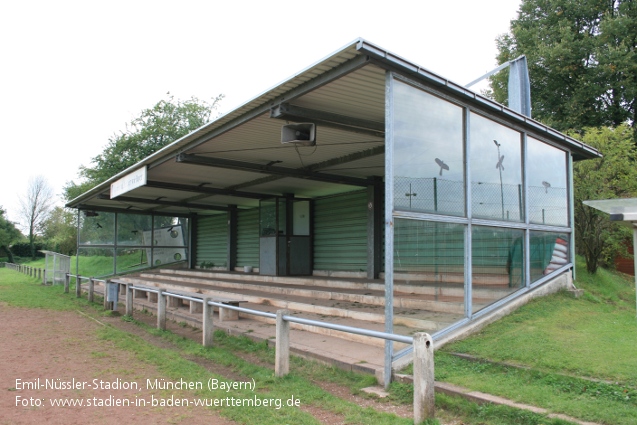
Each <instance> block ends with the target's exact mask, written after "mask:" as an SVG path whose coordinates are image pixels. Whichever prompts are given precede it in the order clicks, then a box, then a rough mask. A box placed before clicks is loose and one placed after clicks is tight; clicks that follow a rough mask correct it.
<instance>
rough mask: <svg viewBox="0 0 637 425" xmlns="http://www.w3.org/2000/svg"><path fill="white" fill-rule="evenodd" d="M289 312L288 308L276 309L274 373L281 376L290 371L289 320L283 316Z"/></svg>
mask: <svg viewBox="0 0 637 425" xmlns="http://www.w3.org/2000/svg"><path fill="white" fill-rule="evenodd" d="M288 314H290V312H289V311H288V310H277V311H276V351H275V353H274V356H275V360H274V374H275V375H276V376H277V377H282V376H285V375H287V374H288V372H289V371H290V322H288V321H286V320H283V316H287V315H288Z"/></svg>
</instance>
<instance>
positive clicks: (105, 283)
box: [104, 280, 110, 310]
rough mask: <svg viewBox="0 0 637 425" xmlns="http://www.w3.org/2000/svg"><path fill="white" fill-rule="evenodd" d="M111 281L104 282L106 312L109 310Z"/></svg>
mask: <svg viewBox="0 0 637 425" xmlns="http://www.w3.org/2000/svg"><path fill="white" fill-rule="evenodd" d="M109 282H110V280H105V281H104V310H108V284H109Z"/></svg>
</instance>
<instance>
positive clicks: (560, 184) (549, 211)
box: [526, 137, 569, 226]
mask: <svg viewBox="0 0 637 425" xmlns="http://www.w3.org/2000/svg"><path fill="white" fill-rule="evenodd" d="M526 149H527V154H528V159H527V163H526V167H527V173H526V175H527V180H528V183H527V186H528V199H529V221H530V222H531V223H534V224H548V225H551V226H568V217H569V214H568V190H567V187H568V186H567V184H568V177H567V172H566V169H567V156H566V152H564V151H562V150H559V149H557V148H554V147H553V146H550V145H547V144H546V143H542V142H540V141H539V140H536V139H533V138H531V137H528V138H527V148H526Z"/></svg>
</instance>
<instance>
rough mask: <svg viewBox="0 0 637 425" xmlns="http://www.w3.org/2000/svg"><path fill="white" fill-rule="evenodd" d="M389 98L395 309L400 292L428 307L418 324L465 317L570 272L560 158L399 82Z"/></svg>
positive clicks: (564, 166)
mask: <svg viewBox="0 0 637 425" xmlns="http://www.w3.org/2000/svg"><path fill="white" fill-rule="evenodd" d="M391 92H392V99H391V102H390V103H389V106H390V108H388V111H390V113H391V115H390V116H388V117H387V118H388V120H391V123H392V129H393V133H392V134H391V137H389V138H388V139H387V140H388V141H389V143H390V144H391V149H392V150H391V153H392V159H393V163H392V164H388V173H389V172H391V174H388V175H387V176H386V177H387V181H388V183H387V184H388V186H387V189H388V192H389V193H391V192H392V191H393V195H391V196H389V197H388V198H386V202H388V203H391V205H392V208H391V209H390V210H389V211H387V213H390V211H391V214H392V215H393V226H392V223H390V224H388V226H387V227H386V232H387V234H389V232H392V233H391V234H392V236H393V237H392V238H391V239H389V240H388V241H389V243H388V245H387V247H386V248H388V249H390V248H391V249H393V252H392V253H390V254H389V255H390V256H391V255H392V254H393V256H391V257H387V258H386V261H387V262H388V264H392V263H393V270H392V271H393V275H392V277H393V281H391V282H390V281H386V284H387V285H390V284H393V288H394V299H395V300H396V299H398V297H401V296H404V295H401V293H400V292H401V291H408V293H409V294H411V296H414V297H415V298H418V301H419V302H420V301H422V302H425V301H427V302H428V304H427V303H424V304H422V308H421V310H423V311H418V313H417V314H421V315H424V314H425V313H427V314H429V313H431V314H437V315H438V319H440V318H441V317H443V316H444V317H447V318H448V316H447V315H448V314H449V312H454V313H458V312H459V314H460V315H459V316H457V317H460V318H461V317H465V315H466V317H471V315H473V314H474V313H476V312H479V311H481V310H484V309H485V308H487V307H488V306H491V305H493V304H494V303H496V302H498V301H500V300H502V299H504V298H506V297H508V296H510V295H511V294H514V293H515V292H517V291H520V290H521V289H523V288H526V287H529V286H530V285H531V283H532V282H537V281H538V280H539V279H541V278H543V277H544V276H546V275H547V274H550V273H551V272H554V271H556V270H558V269H560V268H561V267H563V266H565V265H567V264H569V263H570V256H569V252H568V249H569V240H570V234H569V232H564V230H565V228H568V226H569V211H568V205H569V190H568V184H569V178H568V155H569V154H568V153H567V152H565V151H562V150H560V149H557V148H555V147H552V146H550V145H548V144H546V143H543V142H541V141H540V140H537V139H536V138H533V137H530V136H529V135H528V134H525V133H524V132H521V131H518V130H515V129H514V128H512V127H513V125H510V126H508V125H504V124H501V123H500V122H499V121H496V119H491V118H487V115H486V114H481V113H478V111H474V110H472V108H470V107H469V106H468V105H467V106H458V105H459V104H460V103H461V102H460V101H459V102H457V103H456V102H452V101H449V100H446V99H445V98H444V97H443V96H437V95H436V94H435V93H434V92H435V89H434V88H431V89H428V88H426V87H423V86H421V85H419V84H418V83H416V82H413V83H412V82H408V81H407V79H406V78H404V77H401V76H395V77H394V79H393V80H391ZM502 122H504V121H502ZM467 167H468V169H469V170H470V175H469V176H465V172H464V170H465V169H466V168H467ZM389 170H391V171H389ZM525 176H526V177H525ZM524 179H526V180H524ZM469 185H471V186H469ZM525 187H526V189H525ZM469 188H470V189H471V190H470V191H468V193H470V195H471V198H468V199H467V196H466V194H467V189H469ZM389 189H391V190H389ZM465 199H466V201H465ZM465 202H470V205H471V209H470V214H471V215H470V216H468V215H467V210H468V209H467V208H466V205H465ZM527 205H528V208H527ZM527 210H528V212H529V217H525V214H526V211H527ZM432 214H433V215H432ZM485 220H487V221H489V222H485ZM552 226H556V228H555V230H554V231H547V230H551V229H550V227H552ZM468 228H470V229H471V235H467V234H466V233H467V229H468ZM538 228H540V229H541V230H542V231H536V229H538ZM560 232H562V233H560ZM467 236H470V238H468V237H467ZM467 241H470V243H471V245H469V246H466V244H467ZM391 244H393V245H391ZM468 255H471V270H470V271H469V270H468V269H467V268H466V261H465V259H466V258H467V256H468ZM467 274H469V275H468V276H467ZM529 276H530V278H529ZM401 285H406V287H402V288H401ZM469 285H470V286H471V296H470V297H469V296H467V295H468V291H465V288H468V286H469ZM432 300H433V301H434V302H433V303H432V302H431V301H432ZM410 301H411V300H410ZM400 302H401V301H395V304H394V305H400ZM458 307H460V310H462V307H464V311H460V310H458ZM425 310H426V311H425ZM395 314H396V316H398V315H399V314H400V313H399V310H398V308H396V309H395Z"/></svg>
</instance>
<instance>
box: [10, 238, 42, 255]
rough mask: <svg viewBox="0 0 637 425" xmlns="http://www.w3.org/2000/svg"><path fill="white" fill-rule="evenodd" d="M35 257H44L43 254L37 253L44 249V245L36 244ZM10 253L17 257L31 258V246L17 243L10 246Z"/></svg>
mask: <svg viewBox="0 0 637 425" xmlns="http://www.w3.org/2000/svg"><path fill="white" fill-rule="evenodd" d="M34 245H35V256H36V257H44V254H42V253H41V252H39V251H40V250H41V249H46V246H45V244H43V243H41V242H36V243H35V244H34ZM11 252H13V255H15V256H17V257H31V245H29V242H19V243H15V244H13V245H11Z"/></svg>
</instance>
